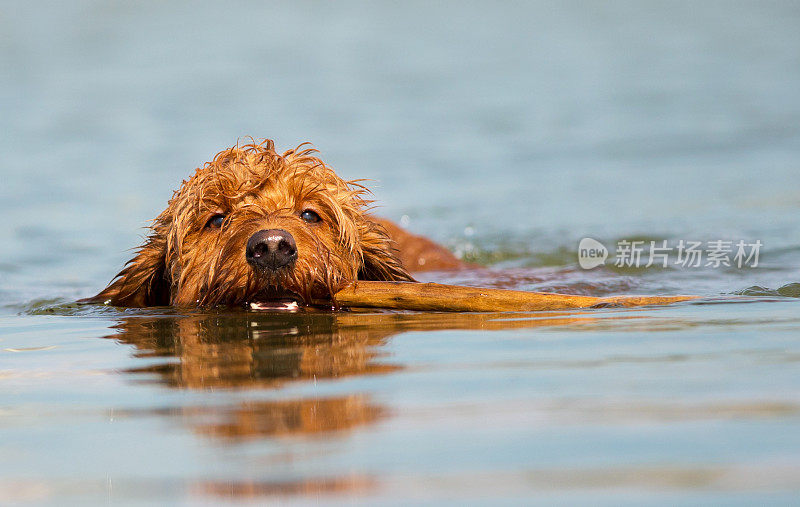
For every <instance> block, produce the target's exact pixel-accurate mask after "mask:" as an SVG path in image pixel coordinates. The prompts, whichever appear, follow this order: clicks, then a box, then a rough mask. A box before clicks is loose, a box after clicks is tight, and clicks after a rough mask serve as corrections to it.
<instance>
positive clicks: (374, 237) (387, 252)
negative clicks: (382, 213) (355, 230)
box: [358, 220, 416, 282]
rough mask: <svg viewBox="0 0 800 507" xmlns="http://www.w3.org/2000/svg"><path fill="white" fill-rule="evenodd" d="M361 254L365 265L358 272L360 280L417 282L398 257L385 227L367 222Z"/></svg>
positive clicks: (362, 237)
mask: <svg viewBox="0 0 800 507" xmlns="http://www.w3.org/2000/svg"><path fill="white" fill-rule="evenodd" d="M361 252H362V255H363V259H364V263H363V265H362V266H361V269H360V270H359V271H358V279H359V280H371V281H378V282H416V280H414V278H413V277H412V276H411V275H410V274H409V273H408V271H407V270H406V268H405V267H404V266H403V263H402V262H401V261H400V258H399V257H398V256H397V249H396V246H395V243H394V241H392V239H391V238H390V237H389V234H388V233H387V232H386V229H385V228H384V227H383V225H381V224H379V223H377V222H374V221H372V220H367V221H366V224H365V226H364V228H363V229H362V233H361Z"/></svg>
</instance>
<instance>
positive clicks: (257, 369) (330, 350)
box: [108, 311, 636, 389]
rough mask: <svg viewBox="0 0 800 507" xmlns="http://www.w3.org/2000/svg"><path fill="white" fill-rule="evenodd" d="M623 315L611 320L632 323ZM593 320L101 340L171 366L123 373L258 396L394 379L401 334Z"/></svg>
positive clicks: (179, 330)
mask: <svg viewBox="0 0 800 507" xmlns="http://www.w3.org/2000/svg"><path fill="white" fill-rule="evenodd" d="M630 313H631V312H627V313H626V314H624V315H622V314H619V315H617V316H616V318H618V319H621V318H624V319H632V318H636V317H635V316H632V315H630ZM612 316H613V314H612ZM607 318H609V317H608V316H606V319H607ZM600 320H604V319H600V318H599V317H598V314H596V313H592V312H591V311H590V312H540V313H503V314H475V313H467V314H453V313H388V312H387V313H348V312H336V313H330V312H326V313H322V312H320V313H297V314H273V313H213V314H196V315H183V316H158V317H152V316H138V317H128V318H123V319H121V321H120V322H119V324H117V325H116V326H114V328H115V329H116V331H117V333H116V334H114V335H111V336H108V338H113V339H116V340H119V341H121V342H123V343H127V344H131V345H134V346H136V348H137V356H138V357H142V358H150V357H164V358H173V357H174V358H177V359H178V361H177V362H175V361H170V362H163V363H159V364H156V365H151V366H145V367H141V368H136V369H133V370H130V373H137V374H140V373H150V374H153V373H155V374H157V377H156V378H157V380H158V381H159V382H163V383H165V384H167V385H169V386H171V387H177V388H188V389H204V388H206V389H207V388H264V387H280V386H281V385H283V384H285V383H286V382H291V381H298V380H308V379H315V380H317V379H327V378H339V377H345V376H350V375H370V374H385V373H391V372H395V371H397V370H399V369H401V368H402V366H400V365H396V364H392V363H389V362H386V361H382V360H381V358H380V356H381V353H380V347H381V346H383V345H385V343H386V341H387V339H388V338H389V337H391V336H393V335H395V334H398V333H400V332H406V331H433V330H445V329H450V330H453V329H481V330H497V329H511V328H532V327H541V326H557V325H567V324H586V323H595V322H598V321H600Z"/></svg>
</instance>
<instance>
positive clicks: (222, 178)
mask: <svg viewBox="0 0 800 507" xmlns="http://www.w3.org/2000/svg"><path fill="white" fill-rule="evenodd" d="M317 153H318V152H317V150H315V149H314V148H313V147H312V146H311V145H310V144H308V143H304V144H301V145H300V146H298V147H297V148H295V149H292V150H288V151H286V152H285V153H283V154H279V153H278V152H276V151H275V143H274V142H273V141H272V140H269V139H266V140H263V141H260V142H256V141H253V142H251V143H249V144H245V145H241V146H240V145H238V144H237V145H236V146H234V147H231V148H229V149H226V150H223V151H221V152H219V153H217V155H216V156H214V158H213V160H212V161H211V162H208V163H206V164H205V165H204V166H202V167H201V168H198V169H197V170H196V171H195V173H194V175H193V176H192V177H191V178H189V179H188V180H184V181H183V182H182V184H181V186H180V188H179V189H178V190H177V191H176V192H175V193H174V194H173V196H172V198H171V199H170V201H169V203H168V204H167V208H166V209H165V210H164V211H163V212H161V214H159V215H158V217H157V218H156V219H155V220H154V221H153V223H152V225H151V226H150V231H149V234H148V236H147V238H146V240H145V242H144V244H143V245H142V246H141V247H140V248H139V249H138V250H137V252H136V255H135V256H134V257H133V258H132V259H131V260H130V261H128V263H127V264H126V265H125V267H124V268H123V269H122V271H120V272H119V273H118V274H117V275H116V277H115V278H114V279H113V280H112V281H111V283H110V284H109V285H108V287H106V288H105V289H104V290H102V291H101V292H100V293H99V294H97V295H96V296H94V297H92V298H88V299H86V300H84V302H89V303H104V304H109V305H114V306H122V307H147V306H168V305H171V306H178V307H213V306H220V305H224V306H238V305H243V306H249V307H250V308H253V309H267V310H297V309H298V308H301V307H308V306H331V305H332V296H333V294H335V293H336V292H337V291H338V290H339V289H341V288H342V287H344V286H346V285H347V284H350V283H352V282H355V281H357V280H375V281H404V282H414V281H415V279H414V278H413V276H412V275H411V272H413V271H422V270H444V269H456V268H459V267H462V266H463V264H462V262H461V261H460V260H459V259H457V258H456V257H455V256H454V255H453V254H452V253H450V252H449V251H448V250H447V249H445V248H444V247H442V246H441V245H438V244H436V243H434V242H433V241H431V240H429V239H427V238H424V237H421V236H416V235H414V234H411V233H409V232H408V231H406V230H404V229H402V228H401V227H399V226H397V225H396V224H394V223H392V222H390V221H388V220H384V219H381V218H377V217H374V216H372V215H371V214H370V213H369V212H370V210H371V205H372V202H373V201H371V200H369V199H368V198H367V197H368V196H369V195H370V193H369V190H368V189H367V188H366V187H365V186H364V185H363V180H355V181H344V180H343V179H341V178H340V177H339V176H337V175H336V173H335V172H334V171H333V169H331V168H330V167H329V166H328V165H326V164H325V163H324V162H323V161H322V160H321V159H320V158H318V156H316V155H317ZM331 307H332V308H333V306H331Z"/></svg>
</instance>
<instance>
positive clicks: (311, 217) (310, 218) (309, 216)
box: [300, 209, 322, 224]
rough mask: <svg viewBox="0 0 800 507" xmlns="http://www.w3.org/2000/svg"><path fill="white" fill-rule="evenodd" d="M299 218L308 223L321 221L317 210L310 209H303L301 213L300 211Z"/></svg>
mask: <svg viewBox="0 0 800 507" xmlns="http://www.w3.org/2000/svg"><path fill="white" fill-rule="evenodd" d="M300 218H302V219H303V220H305V221H306V222H308V223H310V224H315V223H317V222H321V221H322V219H321V218H320V217H319V215H318V214H317V212H316V211H312V210H310V209H307V210H304V211H303V212H302V213H300Z"/></svg>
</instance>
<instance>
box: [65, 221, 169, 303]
mask: <svg viewBox="0 0 800 507" xmlns="http://www.w3.org/2000/svg"><path fill="white" fill-rule="evenodd" d="M166 250H167V241H166V239H165V238H164V237H163V235H160V234H158V233H157V232H154V233H153V235H152V236H150V237H149V238H148V239H147V241H146V242H145V244H144V246H142V247H141V248H140V249H139V252H138V253H137V254H136V256H135V257H134V258H133V259H131V260H129V261H128V262H127V263H126V264H125V268H124V269H123V270H122V271H120V272H119V273H118V274H117V276H116V277H115V278H114V280H113V281H112V282H111V283H110V284H109V285H108V287H106V288H105V289H103V291H102V292H100V293H99V294H97V295H96V296H94V297H91V298H87V299H83V300H81V301H80V302H81V303H107V304H110V305H113V306H128V307H143V306H166V305H169V304H170V285H171V283H170V281H169V280H168V279H167V273H166V271H167V266H166V256H167V253H166Z"/></svg>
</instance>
